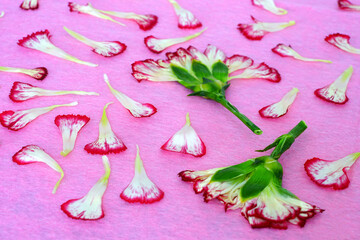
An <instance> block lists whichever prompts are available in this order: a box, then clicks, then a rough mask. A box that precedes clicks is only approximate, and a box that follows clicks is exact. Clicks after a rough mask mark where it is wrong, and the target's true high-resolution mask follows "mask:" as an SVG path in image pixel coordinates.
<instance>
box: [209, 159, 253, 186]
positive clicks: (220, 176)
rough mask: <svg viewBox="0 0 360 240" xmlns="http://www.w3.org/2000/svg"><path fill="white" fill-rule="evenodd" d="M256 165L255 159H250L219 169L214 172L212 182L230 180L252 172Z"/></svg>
mask: <svg viewBox="0 0 360 240" xmlns="http://www.w3.org/2000/svg"><path fill="white" fill-rule="evenodd" d="M255 167H256V165H254V161H252V160H248V161H246V162H243V163H240V164H237V165H234V166H231V167H227V168H224V169H221V170H219V171H217V172H216V173H215V174H214V176H213V177H212V178H211V181H212V182H225V181H230V180H232V179H235V178H238V177H241V176H244V175H246V174H249V173H251V172H252V171H254V169H255Z"/></svg>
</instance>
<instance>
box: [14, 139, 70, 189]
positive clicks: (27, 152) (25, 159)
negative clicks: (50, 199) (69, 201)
mask: <svg viewBox="0 0 360 240" xmlns="http://www.w3.org/2000/svg"><path fill="white" fill-rule="evenodd" d="M12 160H13V162H15V163H17V164H19V165H26V164H30V163H36V162H43V163H45V164H47V165H48V166H49V167H51V168H52V169H54V170H55V171H57V172H59V173H60V174H61V177H60V179H59V180H58V181H57V183H56V184H55V187H54V189H53V192H52V193H56V190H57V188H58V187H59V185H60V182H61V180H62V179H63V177H64V171H63V170H62V168H61V167H60V165H59V164H58V163H57V162H56V161H55V160H54V159H53V158H52V157H50V156H49V155H48V154H47V153H46V152H45V151H44V150H43V149H42V148H40V147H39V146H36V145H28V146H25V147H23V148H22V149H21V150H19V151H18V152H17V153H15V155H14V156H13V157H12Z"/></svg>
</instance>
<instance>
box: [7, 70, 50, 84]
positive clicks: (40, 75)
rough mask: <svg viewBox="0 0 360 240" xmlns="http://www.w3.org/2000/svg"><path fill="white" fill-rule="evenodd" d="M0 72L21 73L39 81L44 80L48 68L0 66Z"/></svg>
mask: <svg viewBox="0 0 360 240" xmlns="http://www.w3.org/2000/svg"><path fill="white" fill-rule="evenodd" d="M0 72H11V73H22V74H25V75H28V76H30V77H32V78H35V79H36V80H40V81H41V80H44V79H45V78H46V76H47V75H48V70H47V69H46V68H44V67H38V68H33V69H25V68H13V67H0Z"/></svg>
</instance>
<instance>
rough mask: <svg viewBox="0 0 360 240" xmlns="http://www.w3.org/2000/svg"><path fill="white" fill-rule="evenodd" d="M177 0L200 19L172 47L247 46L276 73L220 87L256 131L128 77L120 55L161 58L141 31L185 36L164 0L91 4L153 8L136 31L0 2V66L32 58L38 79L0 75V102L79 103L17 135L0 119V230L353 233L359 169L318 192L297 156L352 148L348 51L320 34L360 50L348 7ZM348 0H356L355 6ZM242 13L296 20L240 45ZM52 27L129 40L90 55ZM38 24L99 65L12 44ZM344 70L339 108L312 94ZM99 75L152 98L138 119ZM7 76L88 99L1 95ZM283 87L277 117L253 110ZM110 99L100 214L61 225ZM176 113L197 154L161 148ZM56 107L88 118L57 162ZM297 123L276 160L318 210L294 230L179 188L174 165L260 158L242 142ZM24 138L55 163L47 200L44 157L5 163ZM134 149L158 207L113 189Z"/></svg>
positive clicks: (86, 184) (359, 73)
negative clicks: (114, 50)
mask: <svg viewBox="0 0 360 240" xmlns="http://www.w3.org/2000/svg"><path fill="white" fill-rule="evenodd" d="M78 2H79V3H82V4H85V3H86V2H87V1H85V0H80V1H78ZM179 2H180V3H181V4H182V5H183V6H184V7H185V8H188V9H190V10H191V11H192V12H193V13H194V14H195V15H196V16H197V17H198V18H199V19H200V20H201V22H202V23H203V25H204V26H205V27H208V30H207V31H206V32H205V33H204V34H203V35H202V36H201V37H199V38H197V39H194V40H192V41H191V42H190V43H186V44H182V46H184V47H187V46H188V45H189V44H191V45H193V46H196V47H197V48H199V49H204V48H205V47H206V46H207V44H209V43H210V44H214V45H216V46H218V47H219V48H221V49H222V50H223V51H224V52H225V53H226V54H227V55H232V54H243V55H247V56H250V57H252V58H253V59H254V60H256V61H257V62H261V61H265V62H266V63H267V64H269V65H270V66H272V67H275V68H276V69H278V70H279V72H280V73H281V75H282V78H283V79H282V81H281V82H280V83H271V82H266V81H261V80H243V81H241V80H237V81H234V82H233V83H232V85H231V87H230V88H229V89H228V91H227V96H228V99H229V100H230V101H231V102H232V103H233V104H234V105H235V106H237V107H238V108H239V110H240V111H241V112H243V113H244V114H246V115H247V116H248V117H249V118H250V119H252V120H253V121H254V122H255V123H256V124H258V125H259V126H260V127H261V128H262V130H263V131H264V133H263V135H261V136H257V135H254V134H252V133H251V132H250V131H249V130H248V129H247V128H246V127H245V126H244V125H243V124H242V123H241V122H240V121H239V120H237V119H236V118H235V117H234V116H233V115H232V114H231V113H229V112H227V111H226V110H225V109H224V108H222V107H221V106H220V105H218V104H216V103H214V102H211V101H207V100H205V99H202V98H199V97H187V96H186V95H187V94H188V93H189V91H188V90H187V89H185V88H183V87H182V86H180V85H178V84H176V83H153V82H146V81H144V82H141V83H138V82H137V81H135V80H134V78H133V77H132V76H131V74H130V73H131V68H130V64H131V63H132V62H134V61H135V60H143V59H147V58H155V59H157V58H164V53H162V54H160V55H156V54H154V53H151V52H150V51H149V50H148V49H146V47H145V45H144V44H143V38H144V37H146V36H148V35H150V34H152V35H154V36H157V37H161V38H169V37H178V36H185V35H188V34H190V33H193V32H195V31H191V30H181V29H179V28H177V19H176V17H175V15H174V12H173V9H172V7H171V5H170V4H169V3H168V1H167V0H146V1H145V0H137V1H110V0H106V1H94V2H92V3H93V5H94V6H95V7H97V8H100V9H106V10H119V11H134V12H138V13H152V14H156V15H157V16H158V17H159V23H158V25H157V26H156V27H155V28H154V29H153V30H151V31H150V32H143V31H141V30H140V29H138V27H137V25H136V24H135V23H132V22H128V21H123V22H124V23H126V24H127V27H121V26H119V25H117V24H115V23H111V22H108V21H104V20H102V19H97V18H94V17H91V16H87V15H81V14H77V13H70V12H69V9H68V7H67V1H46V0H40V1H39V3H40V8H39V9H38V10H37V11H23V10H21V9H20V8H19V7H18V6H19V5H20V3H21V0H19V1H14V0H1V4H0V11H1V10H4V11H5V16H4V17H3V18H0V29H1V32H2V34H1V35H0V42H1V45H0V46H1V54H0V62H1V64H0V65H7V66H14V67H27V68H32V67H39V66H45V67H47V68H48V70H49V76H48V77H47V78H46V79H45V80H44V81H43V82H38V81H35V80H33V79H31V78H29V77H26V76H22V75H17V74H10V73H9V74H7V73H0V75H1V82H0V85H1V88H0V93H1V94H0V102H1V104H0V105H1V109H0V110H1V111H3V110H9V109H12V110H19V109H28V108H33V107H41V106H49V105H53V104H60V103H68V102H71V101H74V100H77V101H79V105H78V106H77V107H71V108H58V109H56V110H54V111H53V112H50V113H48V114H46V115H43V116H42V117H40V118H38V119H36V120H35V121H34V122H32V123H31V124H30V125H28V126H27V127H26V128H24V129H22V130H20V131H19V132H12V131H9V130H7V129H5V128H3V127H0V136H1V137H0V160H1V161H0V180H1V181H0V192H1V194H0V206H1V207H0V209H1V210H0V239H359V238H360V231H359V222H360V214H359V211H360V204H359V199H360V190H359V189H360V177H359V176H360V166H359V164H355V165H354V166H353V168H352V170H351V172H350V179H351V184H350V186H349V188H348V189H346V190H343V191H333V190H331V189H322V188H320V187H318V186H317V185H315V184H314V183H312V182H311V181H310V179H309V178H308V177H307V175H306V173H305V171H304V168H303V164H304V162H305V161H306V160H307V159H309V158H312V157H315V156H316V157H319V158H323V159H329V160H335V159H339V158H341V157H344V156H345V155H347V154H350V153H353V152H356V151H359V140H360V139H359V128H360V126H359V117H360V116H359V114H360V100H359V96H358V94H359V92H360V82H359V81H358V80H359V78H360V69H359V68H358V61H359V56H358V55H351V54H349V53H345V52H343V51H341V50H339V49H336V48H335V47H333V46H331V45H329V44H327V43H326V42H325V41H324V40H323V39H324V37H325V36H326V35H328V34H330V33H336V32H341V33H345V34H349V35H350V36H351V37H352V39H351V43H352V44H353V45H354V46H357V47H360V34H359V29H358V27H359V26H358V24H356V22H357V21H358V19H359V17H360V15H359V13H356V12H345V11H340V10H339V9H338V7H337V3H336V2H337V1H335V0H333V1H328V0H317V1H313V0H302V1H286V0H278V1H277V5H278V6H280V7H283V8H285V9H287V10H288V12H289V13H288V14H287V15H284V16H276V15H272V14H271V13H268V12H266V11H264V10H262V9H260V8H257V7H254V6H252V5H251V1H250V0H242V1H240V0H222V1H200V0H197V1H193V0H181V1H180V0H179ZM353 2H354V3H358V4H360V1H355V0H354V1H353ZM250 15H254V16H255V17H257V18H258V19H259V20H262V21H270V22H271V21H273V22H276V21H279V22H280V21H288V20H296V22H297V24H296V25H295V26H293V27H290V28H288V29H286V30H284V31H282V32H278V33H273V34H269V35H268V36H266V37H264V39H263V40H262V41H249V40H247V39H245V38H244V36H242V35H241V34H240V33H239V32H238V30H237V29H236V26H237V24H238V23H247V22H250V21H251V20H250ZM120 21H121V20H120ZM63 26H67V27H69V28H70V29H72V30H75V31H78V32H79V33H82V34H84V35H86V36H88V37H89V38H92V39H95V40H119V41H121V42H124V43H126V44H127V46H128V49H127V50H126V52H125V53H123V54H122V55H120V56H116V57H114V58H104V57H101V56H98V55H96V54H94V53H93V52H92V51H90V49H89V48H88V47H87V46H85V45H83V44H81V43H79V42H77V41H76V40H74V39H73V38H72V37H70V36H69V35H68V34H67V33H66V32H65V31H64V30H63V29H62V27H63ZM43 29H49V31H50V32H51V34H52V35H53V37H52V41H53V43H54V44H56V45H57V46H59V47H61V48H63V49H64V50H66V51H68V52H69V53H72V54H73V55H75V56H77V57H79V58H80V59H82V60H86V61H90V62H94V63H98V64H99V67H97V68H91V67H87V66H83V65H78V64H75V63H71V62H67V61H64V60H61V59H57V58H54V57H51V56H48V55H46V54H42V53H40V52H36V51H34V50H30V49H26V48H22V47H19V46H18V45H17V44H16V42H17V40H18V39H20V38H22V37H24V36H26V35H27V34H30V33H32V32H35V31H38V30H43ZM196 31H197V30H196ZM278 43H285V44H291V45H292V46H293V48H294V49H295V50H297V51H298V52H300V53H301V54H302V55H304V56H307V57H314V58H323V59H330V60H333V62H334V63H333V64H324V63H305V62H300V61H295V60H293V59H289V58H281V57H280V56H278V55H275V54H274V53H272V52H271V50H270V49H271V48H273V47H274V46H276V45H277V44H278ZM177 47H178V46H175V47H172V48H171V49H169V50H170V51H171V50H175V49H176V48H177ZM349 65H353V66H354V74H353V77H352V79H351V81H350V83H349V88H348V97H349V99H350V101H349V102H348V103H347V104H345V105H343V106H338V105H334V104H330V103H327V102H325V101H322V100H320V99H318V98H316V97H315V95H314V94H313V91H314V90H315V89H317V88H319V87H322V86H324V85H326V84H328V83H330V82H332V81H333V80H334V79H336V78H337V77H338V76H339V75H340V74H341V73H342V72H343V71H344V70H345V69H346V68H347V67H348V66H349ZM104 73H107V74H108V76H109V78H110V81H111V83H112V85H113V86H114V87H115V88H116V89H119V90H121V91H123V92H124V93H126V94H128V95H129V96H130V97H132V98H134V99H135V100H138V101H140V102H143V103H145V102H149V103H152V104H153V105H155V106H156V107H157V108H158V112H157V113H156V114H155V115H153V116H152V117H150V118H144V119H135V118H133V117H132V116H131V115H130V114H129V113H128V111H127V110H125V109H124V108H123V107H122V106H121V105H120V104H119V103H118V102H117V101H116V99H115V98H114V97H113V96H112V95H111V94H110V92H109V90H108V88H107V87H106V85H105V83H104V81H103V78H102V75H103V74H104ZM14 81H22V82H27V83H31V84H33V85H38V86H41V87H43V88H47V89H65V90H67V89H68V90H84V91H97V92H99V93H100V94H101V96H99V97H94V96H64V97H44V98H39V99H36V100H30V101H26V102H24V103H13V102H11V101H10V99H9V98H8V93H9V90H10V88H11V86H12V83H13V82H14ZM292 87H297V88H299V90H300V92H299V95H298V97H297V99H296V101H295V103H294V104H293V106H292V107H291V109H290V111H289V112H288V114H287V115H286V116H284V117H282V118H280V119H276V120H269V119H262V118H261V117H260V116H259V114H258V110H259V109H261V108H262V107H264V106H266V105H268V104H270V103H273V102H275V101H277V100H279V99H280V98H281V97H282V96H283V95H284V94H285V93H286V92H287V91H289V90H290V89H291V88H292ZM109 101H114V102H115V104H113V105H111V106H110V107H109V108H108V116H109V119H110V122H111V124H112V127H113V130H114V131H115V132H116V133H117V134H118V136H120V137H121V138H122V140H123V141H124V142H125V144H126V146H127V147H128V150H127V151H125V152H123V153H121V154H117V155H110V156H109V159H110V161H111V168H112V173H111V176H110V182H109V186H108V189H107V192H106V193H105V196H104V199H103V206H104V210H105V218H103V219H102V220H100V221H95V222H85V221H77V220H73V219H70V218H68V217H67V216H66V215H65V214H64V213H63V212H62V211H61V210H60V205H61V204H62V203H63V202H65V201H67V200H69V199H73V198H79V197H82V196H83V195H84V194H86V193H87V191H88V190H89V189H90V188H91V187H92V186H93V184H94V183H95V182H96V181H97V179H99V178H100V177H101V175H102V174H103V172H104V170H103V166H102V162H101V156H93V155H89V154H87V153H86V152H85V151H84V149H83V147H84V146H85V145H86V144H87V143H89V142H91V141H93V140H95V139H96V138H97V134H98V122H99V120H100V118H101V111H102V108H103V106H104V104H105V103H107V102H109ZM186 112H189V113H190V117H191V119H192V123H193V127H194V128H195V129H196V131H197V132H198V134H199V135H200V136H201V138H202V139H203V141H204V142H205V144H206V146H207V154H206V155H205V156H204V157H202V158H194V157H192V156H186V155H181V154H176V153H169V152H165V151H162V150H160V147H161V145H162V144H163V143H164V142H165V141H166V140H167V139H168V138H169V137H170V136H171V135H172V134H173V133H174V132H175V131H176V130H177V129H180V128H181V127H182V126H183V124H184V123H185V114H186ZM68 113H74V114H86V115H87V116H89V117H90V118H91V120H90V122H89V123H88V124H87V126H85V127H84V129H83V130H82V131H81V133H80V134H79V136H78V139H77V142H76V147H75V150H74V151H73V152H72V153H71V154H70V155H69V156H67V157H66V158H64V157H62V156H60V151H61V148H62V141H61V137H60V133H59V130H58V129H57V127H56V126H55V124H54V118H55V117H56V116H57V115H59V114H68ZM300 120H305V121H306V123H307V124H308V126H309V128H308V130H307V131H306V132H305V133H304V134H303V135H301V137H299V138H298V140H297V141H296V143H295V144H294V145H293V147H292V148H291V149H290V150H289V151H288V152H286V153H285V154H284V155H283V156H282V158H281V159H280V161H281V163H282V164H283V167H284V186H285V187H286V188H287V189H289V190H290V191H292V192H293V193H294V194H296V195H297V196H299V197H300V198H301V199H302V200H304V201H307V202H309V203H312V204H314V205H317V206H319V207H320V208H323V209H325V210H326V211H325V212H324V213H322V214H318V215H316V216H315V217H314V218H313V219H310V220H309V221H308V223H307V224H306V226H305V227H304V228H299V227H297V226H293V225H291V226H289V229H288V230H286V231H281V230H274V229H251V228H250V226H249V224H248V223H247V222H246V220H245V219H244V218H243V217H242V216H240V212H239V211H230V212H227V213H224V208H223V206H222V205H221V204H220V203H219V202H217V201H213V202H210V203H208V204H206V203H204V202H203V200H202V197H201V196H199V195H195V194H194V192H193V190H192V185H191V184H188V183H185V182H182V181H181V180H180V179H179V178H178V177H177V173H178V172H180V171H182V170H185V169H194V170H205V169H210V168H214V167H222V166H227V165H232V164H237V163H239V162H241V161H244V160H247V159H249V158H252V157H256V156H260V154H259V153H255V152H254V150H255V149H259V148H263V147H264V146H266V145H267V144H269V143H271V142H272V141H273V139H274V138H275V137H277V136H279V135H280V134H283V133H285V132H287V131H288V130H289V129H291V128H292V127H293V126H294V125H295V124H297V123H298V122H299V121H300ZM28 144H37V145H39V146H41V147H42V148H44V149H45V150H46V151H47V152H48V153H49V154H50V155H51V156H53V157H54V158H55V159H56V160H57V161H58V162H59V163H60V165H61V166H62V167H63V169H64V171H65V178H64V179H63V181H62V183H61V185H60V187H59V189H58V192H57V193H56V194H55V195H52V194H51V190H52V188H53V186H54V184H55V183H56V181H57V179H58V174H57V173H56V172H54V171H53V170H51V169H50V168H49V167H47V166H45V165H43V164H32V165H27V166H19V165H17V164H15V163H13V162H12V161H11V157H12V155H13V154H14V153H15V152H17V151H18V150H19V149H21V147H23V146H25V145H28ZM135 144H138V145H139V146H140V150H141V156H142V158H143V161H144V165H145V168H146V170H147V172H148V175H149V177H150V178H151V179H152V180H153V181H154V182H155V183H156V184H157V185H158V186H159V187H160V188H161V189H162V190H163V191H164V192H165V197H164V199H163V200H162V201H161V202H158V203H155V204H151V205H141V204H129V203H127V202H125V201H123V200H122V199H120V197H119V195H120V192H121V191H122V190H123V189H124V188H125V187H126V186H127V184H128V183H129V182H130V181H131V179H132V177H133V171H134V169H133V168H134V167H133V165H134V158H135V152H136V148H135Z"/></svg>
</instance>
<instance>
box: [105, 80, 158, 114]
mask: <svg viewBox="0 0 360 240" xmlns="http://www.w3.org/2000/svg"><path fill="white" fill-rule="evenodd" d="M104 81H105V82H106V84H107V85H108V87H109V89H110V91H111V93H112V94H113V95H114V96H115V97H116V99H117V100H119V102H120V103H121V105H123V107H124V108H126V109H127V110H129V112H130V114H131V115H132V116H133V117H136V118H139V117H150V116H152V115H153V114H155V113H156V112H157V109H156V108H155V107H154V106H153V105H152V104H150V103H139V102H136V101H134V100H132V99H131V98H129V97H128V96H126V95H125V94H124V93H122V92H119V91H118V90H116V89H114V88H113V87H112V86H111V85H110V82H109V78H108V76H107V75H106V74H104Z"/></svg>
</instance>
